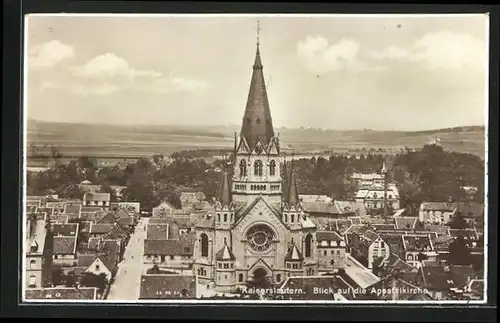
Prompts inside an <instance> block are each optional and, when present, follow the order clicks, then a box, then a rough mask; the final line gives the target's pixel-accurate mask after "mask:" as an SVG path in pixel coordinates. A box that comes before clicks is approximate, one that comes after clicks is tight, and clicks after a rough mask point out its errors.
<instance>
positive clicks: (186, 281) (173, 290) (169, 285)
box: [139, 275, 196, 299]
mask: <svg viewBox="0 0 500 323" xmlns="http://www.w3.org/2000/svg"><path fill="white" fill-rule="evenodd" d="M195 297H196V279H195V277H194V276H181V275H142V276H141V288H140V296H139V299H173V298H195Z"/></svg>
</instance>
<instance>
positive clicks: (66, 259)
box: [52, 235, 77, 267]
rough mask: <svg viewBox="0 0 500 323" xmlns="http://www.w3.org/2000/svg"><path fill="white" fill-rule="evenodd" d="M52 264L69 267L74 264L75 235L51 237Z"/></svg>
mask: <svg viewBox="0 0 500 323" xmlns="http://www.w3.org/2000/svg"><path fill="white" fill-rule="evenodd" d="M53 244H54V245H53V251H52V255H53V264H55V265H59V266H63V267H71V266H76V263H77V261H76V259H77V257H76V251H77V250H76V249H77V236H76V235H74V236H54V237H53Z"/></svg>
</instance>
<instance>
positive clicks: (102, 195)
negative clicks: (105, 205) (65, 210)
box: [83, 192, 111, 202]
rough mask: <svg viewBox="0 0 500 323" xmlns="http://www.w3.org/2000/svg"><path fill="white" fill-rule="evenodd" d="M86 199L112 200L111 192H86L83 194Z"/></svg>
mask: <svg viewBox="0 0 500 323" xmlns="http://www.w3.org/2000/svg"><path fill="white" fill-rule="evenodd" d="M83 199H84V200H85V201H107V202H109V201H110V200H111V194H110V193H90V192H88V193H85V194H84V196H83Z"/></svg>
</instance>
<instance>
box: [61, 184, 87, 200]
mask: <svg viewBox="0 0 500 323" xmlns="http://www.w3.org/2000/svg"><path fill="white" fill-rule="evenodd" d="M83 194H84V192H83V190H82V189H81V188H80V187H79V186H78V185H75V184H73V185H69V186H67V187H66V188H65V189H64V190H63V191H62V192H61V193H60V194H59V195H60V196H61V197H64V198H69V199H78V200H81V199H82V198H83Z"/></svg>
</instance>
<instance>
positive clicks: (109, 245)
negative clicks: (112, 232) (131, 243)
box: [98, 240, 120, 254]
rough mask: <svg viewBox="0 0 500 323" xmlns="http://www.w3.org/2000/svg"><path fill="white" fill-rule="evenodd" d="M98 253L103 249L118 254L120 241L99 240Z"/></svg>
mask: <svg viewBox="0 0 500 323" xmlns="http://www.w3.org/2000/svg"><path fill="white" fill-rule="evenodd" d="M98 248H99V251H102V250H104V249H106V250H108V251H110V252H111V253H115V254H119V253H120V240H100V242H99V243H98Z"/></svg>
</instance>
